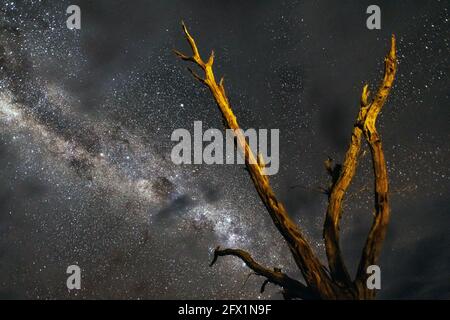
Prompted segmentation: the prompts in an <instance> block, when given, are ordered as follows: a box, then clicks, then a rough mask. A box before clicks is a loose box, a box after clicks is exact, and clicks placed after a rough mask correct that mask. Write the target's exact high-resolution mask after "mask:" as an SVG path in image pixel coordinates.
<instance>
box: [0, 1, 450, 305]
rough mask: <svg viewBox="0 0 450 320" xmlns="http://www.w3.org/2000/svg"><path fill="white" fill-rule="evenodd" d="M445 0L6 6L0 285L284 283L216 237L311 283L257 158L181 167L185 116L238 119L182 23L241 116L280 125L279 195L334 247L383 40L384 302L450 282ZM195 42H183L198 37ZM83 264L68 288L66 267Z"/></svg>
mask: <svg viewBox="0 0 450 320" xmlns="http://www.w3.org/2000/svg"><path fill="white" fill-rule="evenodd" d="M444 2H445V1H436V2H434V4H433V5H431V4H420V5H419V4H417V3H415V2H412V1H405V2H402V3H401V4H392V3H390V2H388V1H386V3H385V2H382V3H379V5H380V7H381V8H382V16H383V22H382V30H380V31H369V30H367V28H366V27H365V17H366V15H365V9H366V7H367V6H368V5H369V4H370V3H369V2H367V4H366V3H363V2H359V3H358V4H353V5H351V4H349V3H348V4H347V3H346V4H342V5H343V7H339V6H338V5H337V4H336V3H329V2H327V1H310V2H298V1H286V2H283V3H279V1H272V2H269V1H267V2H264V3H263V2H256V1H254V2H253V1H248V2H245V3H240V4H239V3H231V2H230V3H228V2H227V3H223V2H219V1H217V2H212V3H211V4H209V5H208V6H206V7H205V6H204V4H203V3H201V2H200V1H178V2H173V3H170V4H169V3H167V4H166V3H164V2H162V1H161V2H159V1H154V2H153V1H136V2H134V3H133V4H128V3H126V2H122V1H117V2H113V1H95V2H91V1H79V3H78V5H79V6H80V8H81V11H82V27H81V30H69V29H67V28H66V23H65V22H66V18H67V14H66V12H65V11H66V8H67V6H68V5H70V4H71V3H69V2H66V1H58V2H54V3H53V2H50V1H35V0H32V1H20V2H16V1H3V2H1V5H0V9H1V10H0V17H1V24H0V165H1V166H0V181H1V187H0V297H6V298H274V299H279V298H281V295H280V293H279V288H276V287H274V286H272V287H268V288H267V290H266V292H265V293H263V294H260V293H259V288H260V285H261V283H262V279H260V278H258V277H256V276H253V277H250V278H248V281H246V279H247V276H248V274H249V270H248V269H247V268H246V267H245V266H244V265H243V264H242V262H241V261H239V260H237V259H234V258H231V257H230V258H223V259H221V260H220V261H219V262H218V263H217V264H216V265H215V266H214V267H213V268H210V267H209V266H208V264H209V262H210V260H211V252H212V250H213V249H214V248H215V247H216V246H217V245H221V246H223V247H237V248H242V249H245V250H248V251H249V252H251V253H252V255H253V256H254V257H255V259H257V260H258V261H261V262H262V264H264V265H267V266H268V267H280V268H282V269H283V270H285V271H286V272H288V273H289V274H290V275H292V276H294V277H299V278H301V276H300V274H299V272H298V270H296V268H295V265H294V263H293V262H292V260H291V258H290V254H289V251H288V249H287V247H286V246H285V244H284V243H283V241H282V239H281V236H280V235H279V234H278V233H277V232H276V230H275V228H274V227H273V225H272V223H271V221H270V219H269V217H268V215H267V212H266V211H265V209H264V207H263V206H262V204H261V203H260V201H259V199H258V197H257V194H256V191H255V190H254V187H253V185H252V183H251V180H250V178H249V176H248V174H247V172H246V171H245V170H244V167H243V166H242V165H224V166H219V165H211V166H208V165H181V166H177V165H174V164H173V163H172V162H171V160H170V152H171V148H172V147H173V145H174V143H173V142H172V141H170V135H171V133H172V132H173V130H175V129H177V128H186V129H188V130H193V122H194V121H198V120H200V121H203V125H204V127H206V126H207V127H212V128H223V124H222V120H221V118H220V113H219V111H218V110H217V107H216V106H215V105H214V102H213V100H212V98H211V97H210V95H209V92H208V91H207V90H206V89H205V88H202V87H201V86H200V85H199V84H198V83H196V82H195V80H194V79H192V78H191V76H190V74H189V73H188V72H187V71H186V70H185V64H183V63H180V62H179V61H178V60H177V59H176V58H175V57H174V55H173V52H172V49H173V48H177V49H181V50H183V51H184V50H186V49H187V48H186V44H185V42H184V39H183V36H182V33H181V30H180V21H181V20H185V21H186V23H187V24H188V26H189V27H190V29H191V30H192V32H193V34H194V35H195V37H196V38H197V40H198V43H199V47H200V49H201V51H202V52H208V51H209V50H211V49H212V48H214V49H215V52H216V62H215V65H216V68H217V69H216V74H217V75H218V76H219V75H222V74H224V75H225V77H226V86H227V90H228V92H229V96H230V100H231V102H232V105H233V108H234V111H235V113H236V115H237V117H238V119H239V122H240V124H241V126H242V127H243V128H249V127H255V128H267V129H271V128H277V129H280V133H281V137H280V139H281V141H280V142H281V145H280V152H281V154H280V172H279V173H278V174H277V175H275V176H273V177H270V180H271V183H272V185H273V188H274V190H275V191H276V193H277V195H278V196H279V198H280V199H281V200H282V201H284V203H285V205H286V207H287V209H288V211H289V212H290V214H291V215H292V216H293V218H294V219H295V220H296V221H297V222H298V223H299V225H300V226H301V228H302V230H303V231H304V233H305V234H306V235H307V236H308V238H309V240H310V242H311V244H312V246H313V248H314V249H315V250H316V251H317V252H318V253H319V256H320V257H321V259H324V248H323V242H322V239H321V230H322V224H323V218H324V213H325V208H326V197H325V196H324V195H323V194H320V192H317V189H318V187H323V186H326V185H327V184H328V183H329V182H328V180H327V176H326V173H325V170H324V168H323V160H325V159H326V158H327V157H328V156H331V157H333V158H335V159H337V161H340V159H342V156H343V154H344V152H345V147H346V144H347V141H348V138H349V133H350V132H351V128H352V124H353V121H354V118H355V116H356V112H357V106H358V99H359V96H360V90H361V88H362V86H363V84H364V83H369V84H370V85H371V87H372V88H373V89H374V88H375V86H376V85H377V83H378V81H379V79H380V75H381V72H382V62H383V57H384V55H385V54H386V52H387V47H388V44H389V43H388V39H389V37H390V35H391V34H392V33H395V34H396V36H397V39H398V50H399V51H398V54H399V72H398V76H397V79H396V82H395V87H394V89H393V92H392V95H391V97H390V98H389V101H388V103H387V104H386V108H385V111H384V112H383V115H382V117H381V119H380V127H381V131H382V132H381V133H382V135H383V142H384V146H385V150H386V156H387V160H388V167H389V168H388V169H389V174H390V179H391V190H392V222H391V226H390V229H389V231H388V236H387V239H386V244H385V249H384V252H383V256H382V259H381V262H380V264H381V266H382V272H383V290H382V291H381V292H380V295H379V296H380V297H382V298H411V297H413V298H443V297H447V298H448V297H449V287H448V283H447V282H448V281H446V279H448V275H449V272H448V261H449V260H450V259H448V250H447V249H446V248H448V244H449V238H448V223H449V219H448V209H449V205H450V203H449V198H448V195H447V193H448V188H449V186H450V182H449V177H450V173H449V171H448V161H450V158H449V155H450V150H449V149H450V148H449V142H448V141H449V138H450V136H449V132H448V119H449V110H448V105H449V91H448V88H449V81H448V65H449V63H450V61H449V58H450V55H449V53H450V50H449V39H450V34H449V32H450V28H449V21H448V19H449V14H448V8H447V6H446V5H445V3H444ZM186 51H187V50H186ZM369 160H370V157H369V156H367V154H366V156H363V161H362V163H361V166H360V168H359V170H358V176H357V178H356V179H355V182H354V185H353V186H352V190H351V192H350V195H349V199H348V202H347V204H346V206H345V214H344V221H343V225H342V228H341V229H342V230H341V232H342V246H343V248H344V255H345V257H346V259H347V260H348V266H349V269H350V270H351V271H352V272H354V271H355V269H356V266H357V262H358V258H359V255H360V250H361V248H362V245H363V243H364V240H365V237H366V235H367V231H368V228H369V225H370V221H371V217H372V216H371V212H372V210H373V209H372V203H373V200H372V196H371V192H370V190H371V185H372V176H371V174H372V171H371V166H370V161H369ZM71 264H77V265H79V266H80V267H81V269H82V277H83V288H82V290H80V291H77V292H74V291H71V292H69V291H68V290H67V288H66V287H65V281H66V274H65V271H66V268H67V266H68V265H71Z"/></svg>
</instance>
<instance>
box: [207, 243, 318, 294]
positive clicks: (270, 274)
mask: <svg viewBox="0 0 450 320" xmlns="http://www.w3.org/2000/svg"><path fill="white" fill-rule="evenodd" d="M222 256H235V257H238V258H240V259H241V260H242V261H243V262H244V263H245V264H246V265H247V267H249V268H250V269H251V270H253V271H254V273H255V274H257V275H260V276H263V277H265V278H266V280H265V281H264V282H263V284H262V286H261V293H262V292H264V289H265V287H266V285H267V283H269V282H270V283H273V284H276V285H278V286H280V287H282V288H283V289H284V290H285V291H286V292H289V293H290V295H291V296H292V297H297V298H301V299H312V298H317V296H315V295H314V294H313V293H312V292H311V290H309V289H308V288H307V287H306V286H305V285H304V284H302V283H301V282H299V281H297V280H295V279H292V278H290V277H289V276H287V275H286V274H284V273H283V272H281V269H279V268H273V270H270V269H268V268H266V267H263V266H261V265H260V264H259V263H257V262H256V261H255V260H254V259H253V258H252V256H251V255H250V254H249V253H248V252H246V251H244V250H241V249H220V247H217V248H216V249H215V250H214V257H213V260H212V261H211V263H210V266H213V265H214V264H215V263H216V262H217V258H218V257H222Z"/></svg>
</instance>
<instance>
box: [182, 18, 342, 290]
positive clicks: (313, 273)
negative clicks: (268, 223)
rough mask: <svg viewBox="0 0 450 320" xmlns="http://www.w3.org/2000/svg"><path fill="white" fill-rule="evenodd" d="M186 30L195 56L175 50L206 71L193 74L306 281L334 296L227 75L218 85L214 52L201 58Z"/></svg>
mask: <svg viewBox="0 0 450 320" xmlns="http://www.w3.org/2000/svg"><path fill="white" fill-rule="evenodd" d="M183 31H184V34H185V37H186V39H187V41H188V43H189V45H190V47H191V49H192V54H193V55H192V56H186V55H184V54H182V53H180V52H178V51H175V53H176V54H177V55H178V56H179V57H180V58H181V59H183V60H186V61H191V62H194V63H195V64H197V65H198V66H199V67H200V68H201V69H202V70H203V71H204V78H202V77H200V76H198V75H197V74H195V73H194V72H191V73H192V74H193V75H194V77H195V78H196V79H198V80H199V81H200V82H201V83H203V84H204V85H206V86H207V87H208V88H209V89H210V91H211V93H212V95H213V97H214V99H215V101H216V103H217V105H218V107H219V109H220V111H221V113H222V116H223V118H224V120H225V122H226V124H227V126H228V127H229V128H230V129H233V130H234V132H235V135H236V140H237V143H238V146H239V147H240V148H241V150H242V151H243V152H244V155H245V164H246V166H247V169H248V172H249V173H250V176H251V178H252V181H253V184H254V186H255V188H256V191H257V192H258V195H259V197H260V198H261V200H262V202H263V203H264V205H265V207H266V208H267V210H268V212H269V214H270V217H271V218H272V221H273V222H274V224H275V226H276V227H277V229H278V230H279V232H280V233H281V234H282V235H283V237H284V239H285V240H286V242H287V243H288V245H289V248H290V250H291V252H292V255H293V257H294V260H295V262H296V264H297V266H298V267H299V268H300V270H301V272H302V274H303V276H304V277H305V280H306V282H307V283H308V285H309V286H311V287H312V288H315V289H316V290H317V291H319V288H320V292H323V293H324V296H325V295H332V294H333V288H332V284H331V281H330V279H329V276H328V274H327V272H326V271H325V269H324V268H323V266H322V265H321V264H320V262H319V260H318V259H317V257H316V256H315V254H314V252H313V250H312V249H311V247H310V246H309V244H308V243H307V241H306V239H305V237H304V236H303V234H302V233H301V231H300V230H299V228H298V226H297V225H296V224H295V223H294V222H293V221H292V219H291V218H290V217H289V215H288V214H287V212H286V210H285V208H284V206H283V204H282V203H281V202H280V201H278V199H277V198H276V197H275V194H274V192H273V190H272V188H271V186H270V184H269V179H268V177H267V176H266V175H264V173H263V169H264V167H263V166H261V165H260V164H258V161H257V159H256V157H255V155H254V153H253V151H252V150H251V148H250V146H249V145H248V143H247V141H246V139H245V136H244V134H243V133H242V131H241V130H239V129H240V128H239V125H238V122H237V119H236V116H235V115H234V113H233V110H232V109H231V106H230V104H229V101H228V98H227V96H226V94H225V88H224V85H223V78H222V80H221V81H220V82H219V84H217V83H216V80H215V77H214V73H213V69H212V65H213V62H214V54H211V57H210V58H209V60H208V62H207V63H205V62H204V61H203V60H202V58H201V57H200V54H199V51H198V49H197V45H196V43H195V40H194V39H193V38H192V36H191V35H190V34H189V32H188V30H187V28H186V26H185V25H184V23H183Z"/></svg>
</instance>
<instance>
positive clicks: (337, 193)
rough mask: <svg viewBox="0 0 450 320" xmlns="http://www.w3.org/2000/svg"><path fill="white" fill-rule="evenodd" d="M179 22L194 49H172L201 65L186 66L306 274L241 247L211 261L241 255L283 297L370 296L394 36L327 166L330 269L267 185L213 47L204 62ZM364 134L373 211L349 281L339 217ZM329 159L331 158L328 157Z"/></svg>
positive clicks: (383, 219) (382, 228)
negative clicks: (345, 140)
mask: <svg viewBox="0 0 450 320" xmlns="http://www.w3.org/2000/svg"><path fill="white" fill-rule="evenodd" d="M182 27H183V32H184V34H185V37H186V40H187V41H188V43H189V46H190V48H191V50H192V55H189V56H188V55H184V54H182V53H180V52H179V51H176V50H174V52H175V54H176V55H177V56H178V57H179V58H181V59H182V60H184V61H189V62H193V63H194V64H196V65H197V66H198V67H199V68H200V69H201V70H202V71H203V73H204V76H203V77H202V76H200V75H199V74H197V73H196V72H195V71H194V70H192V69H190V68H188V70H189V72H190V73H191V74H192V75H193V77H194V78H195V79H197V80H198V81H199V82H200V83H202V84H203V85H205V86H206V87H208V88H209V90H210V92H211V94H212V96H213V97H214V100H215V102H216V104H217V106H218V107H219V110H220V112H221V114H222V117H223V119H224V123H225V125H226V126H227V127H228V128H230V129H233V130H234V132H235V136H236V140H237V145H238V147H239V148H241V150H242V151H243V152H244V155H245V164H246V167H247V171H248V172H249V174H250V177H251V179H252V182H253V185H254V186H255V189H256V191H257V193H258V195H259V197H260V199H261V201H262V202H263V204H264V206H265V207H266V209H267V211H268V213H269V215H270V217H271V219H272V221H273V223H274V225H275V226H276V228H277V230H278V231H279V232H280V234H281V235H282V236H283V238H284V240H285V241H286V243H287V245H288V247H289V249H290V251H291V253H292V257H293V259H294V261H295V263H296V265H297V266H298V268H299V270H300V271H301V273H302V275H303V277H304V280H305V282H306V285H304V284H302V283H301V282H299V281H298V280H295V279H292V278H290V277H289V276H287V275H286V274H284V273H282V272H281V270H280V269H276V268H274V269H273V270H270V269H268V268H265V267H263V266H261V265H260V264H258V263H257V262H256V261H255V260H254V259H253V258H252V257H251V256H250V254H249V253H247V252H245V251H243V250H240V249H220V248H219V247H218V248H217V249H216V250H215V251H214V259H213V261H212V262H211V266H212V265H213V264H214V263H215V262H216V261H217V259H218V257H219V256H228V255H232V256H236V257H238V258H240V259H241V260H242V261H244V263H245V264H246V265H247V266H248V267H249V268H250V269H252V270H253V271H254V272H255V273H256V274H258V275H260V276H263V277H265V278H266V280H265V281H264V283H263V285H262V287H261V290H262V291H263V290H264V289H265V286H266V284H267V283H269V282H270V283H274V284H276V285H278V286H280V287H282V288H283V295H284V297H285V298H286V299H363V298H373V296H374V292H373V291H372V292H371V291H370V290H367V289H364V288H365V279H366V273H365V270H366V268H367V266H368V265H371V264H375V263H376V261H377V259H378V257H379V254H380V251H381V244H382V242H383V238H384V235H385V232H386V226H387V223H388V220H389V201H388V180H387V170H386V162H385V159H384V154H383V150H382V146H381V140H380V138H379V135H378V132H377V130H376V128H375V122H376V119H377V116H378V114H379V113H380V111H381V108H382V107H383V105H384V103H385V101H386V98H387V96H388V95H389V92H390V89H391V87H392V83H393V80H394V76H395V72H396V69H397V64H396V55H395V37H394V36H393V37H392V42H391V50H390V53H389V55H388V56H387V58H386V60H385V74H384V78H383V81H382V83H381V85H380V88H379V90H378V93H377V95H376V96H375V98H374V99H373V100H372V101H369V95H370V93H369V91H368V86H367V85H366V86H364V88H363V92H362V96H361V104H360V110H359V114H358V117H357V120H356V123H355V125H354V127H353V132H352V135H351V141H350V145H349V147H348V150H347V153H346V155H345V159H344V163H343V166H342V168H341V170H340V171H335V170H332V168H331V167H329V166H327V170H329V172H330V174H333V181H332V182H333V184H332V186H331V188H330V190H329V192H328V195H329V205H328V208H327V213H326V217H325V225H324V240H325V246H326V253H327V259H328V266H329V270H328V269H327V267H326V266H324V265H322V264H321V262H320V261H319V259H318V258H317V256H316V254H315V253H314V251H313V250H312V248H311V246H310V245H309V244H308V241H307V239H306V238H305V236H304V235H303V233H302V231H301V229H300V228H299V227H298V226H297V225H296V224H295V223H294V221H293V220H292V219H291V217H290V216H289V214H288V213H287V211H286V209H285V208H284V206H283V204H282V203H281V202H280V201H279V200H278V199H277V198H276V196H275V194H274V192H273V190H272V187H271V186H270V183H269V178H268V176H266V175H264V174H263V169H264V161H263V159H262V157H260V155H255V154H253V152H252V150H251V149H250V146H249V145H248V143H247V141H246V139H245V136H244V135H243V133H242V131H241V130H239V129H240V127H239V124H238V122H237V119H236V116H235V115H234V113H233V111H232V108H231V105H230V102H229V100H228V97H227V95H226V92H225V87H224V80H223V78H222V79H221V80H220V81H219V83H217V82H216V80H215V76H214V72H213V63H214V52H212V53H211V55H210V57H209V59H208V60H207V61H206V62H205V61H204V60H203V59H202V58H201V56H200V53H199V51H198V48H197V45H196V43H195V40H194V38H193V37H192V36H191V35H190V34H189V32H188V30H187V28H186V26H185V24H184V23H182ZM363 136H364V137H365V139H366V140H367V142H368V143H369V146H370V150H371V155H372V162H373V166H374V176H375V191H376V192H375V209H376V214H375V218H374V222H373V225H372V228H371V231H370V233H369V237H368V239H367V242H366V245H365V248H364V251H363V254H362V257H361V262H360V266H359V269H358V274H357V277H356V279H355V281H352V280H351V278H350V275H349V274H348V271H347V269H346V267H345V265H344V261H343V258H342V254H341V251H340V248H339V222H340V218H341V215H342V203H343V200H344V195H345V193H346V191H347V189H348V187H349V185H350V183H351V181H352V179H353V177H354V175H355V172H356V167H357V162H358V158H359V155H360V150H361V144H362V137H363ZM328 165H330V164H329V163H328ZM337 173H338V174H339V175H337Z"/></svg>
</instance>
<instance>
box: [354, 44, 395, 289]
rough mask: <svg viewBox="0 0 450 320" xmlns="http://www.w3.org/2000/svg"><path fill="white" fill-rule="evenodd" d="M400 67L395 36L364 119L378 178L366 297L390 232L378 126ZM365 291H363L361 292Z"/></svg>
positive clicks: (362, 274)
mask: <svg viewBox="0 0 450 320" xmlns="http://www.w3.org/2000/svg"><path fill="white" fill-rule="evenodd" d="M396 71H397V57H396V48H395V37H394V35H393V36H392V39H391V50H390V52H389V55H388V56H387V57H386V59H385V70H384V78H383V81H382V82H381V84H380V87H379V89H378V93H377V95H376V97H375V99H374V100H373V101H372V102H371V104H370V106H369V110H368V112H367V116H366V120H365V122H364V127H363V128H364V136H365V137H366V140H367V142H368V143H369V148H370V152H371V156H372V164H373V173H374V180H375V195H374V197H375V217H374V219H373V223H372V227H371V229H370V231H369V236H368V238H367V241H366V244H365V246H364V249H363V253H362V256H361V260H360V263H359V267H358V272H357V275H356V279H355V284H356V287H357V288H358V290H359V291H360V295H361V296H362V297H363V298H372V297H374V295H375V291H374V290H369V289H367V286H366V278H367V274H366V270H367V267H368V266H370V265H374V264H377V261H378V258H379V256H380V253H381V247H382V245H383V240H384V237H385V235H386V229H387V225H388V223H389V215H390V208H389V183H388V175H387V166H386V159H385V157H384V152H383V147H382V143H381V138H380V136H379V134H378V131H377V128H376V126H375V125H376V121H377V118H378V115H379V114H380V112H381V109H382V108H383V106H384V103H385V102H386V99H387V97H388V95H389V93H390V91H391V88H392V84H393V82H394V78H395V73H396ZM361 291H362V292H361Z"/></svg>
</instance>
